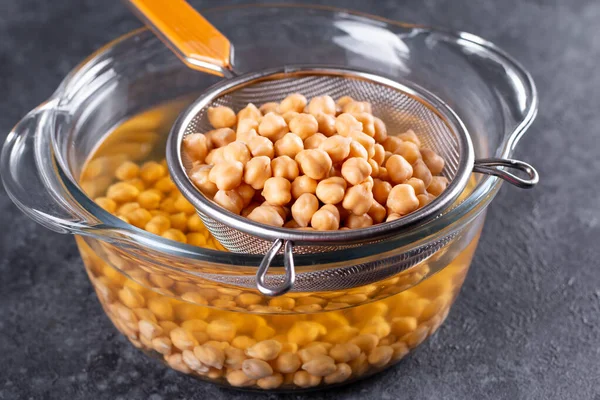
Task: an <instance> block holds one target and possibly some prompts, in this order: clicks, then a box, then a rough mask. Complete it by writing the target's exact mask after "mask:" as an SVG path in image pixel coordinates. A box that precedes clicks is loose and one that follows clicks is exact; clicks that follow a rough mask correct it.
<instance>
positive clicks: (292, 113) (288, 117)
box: [281, 111, 300, 126]
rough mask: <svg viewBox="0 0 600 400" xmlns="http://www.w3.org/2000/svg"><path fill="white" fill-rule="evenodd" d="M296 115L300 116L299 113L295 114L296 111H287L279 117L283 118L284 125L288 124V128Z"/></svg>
mask: <svg viewBox="0 0 600 400" xmlns="http://www.w3.org/2000/svg"><path fill="white" fill-rule="evenodd" d="M298 115H300V113H297V112H296V111H288V112H286V113H283V114H282V115H281V116H282V117H283V119H284V121H285V123H286V124H288V126H289V125H290V121H291V120H293V119H294V118H295V117H296V116H298Z"/></svg>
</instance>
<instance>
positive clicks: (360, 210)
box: [342, 183, 373, 215]
mask: <svg viewBox="0 0 600 400" xmlns="http://www.w3.org/2000/svg"><path fill="white" fill-rule="evenodd" d="M372 202H373V192H372V191H371V189H369V185H368V184H367V183H361V184H360V185H356V186H352V187H351V188H350V189H348V190H347V191H346V195H345V196H344V200H343V201H342V206H343V207H344V208H345V209H346V210H348V211H351V212H352V213H353V214H356V215H363V214H366V212H367V211H369V208H371V204H372Z"/></svg>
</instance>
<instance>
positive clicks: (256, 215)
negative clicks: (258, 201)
mask: <svg viewBox="0 0 600 400" xmlns="http://www.w3.org/2000/svg"><path fill="white" fill-rule="evenodd" d="M247 218H248V219H251V220H252V221H256V222H259V223H261V224H266V225H271V226H278V227H281V226H283V223H284V219H283V218H282V217H281V215H280V214H279V213H278V212H277V209H275V208H274V207H271V206H269V205H262V206H259V207H256V208H255V209H254V210H252V212H250V214H248V216H247Z"/></svg>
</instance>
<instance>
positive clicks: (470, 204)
mask: <svg viewBox="0 0 600 400" xmlns="http://www.w3.org/2000/svg"><path fill="white" fill-rule="evenodd" d="M247 8H253V9H259V8H262V9H269V8H299V9H304V10H319V11H328V12H331V13H342V14H343V15H344V16H346V17H348V16H351V17H355V18H359V19H360V20H362V21H363V22H364V23H370V24H373V23H374V22H384V23H386V24H389V25H395V26H399V27H402V28H406V29H418V30H426V31H430V32H435V33H440V34H445V35H449V36H451V37H453V38H456V39H458V40H461V41H463V42H464V43H465V44H468V45H469V46H476V47H478V48H481V47H484V48H485V49H486V50H487V51H488V52H493V53H495V54H496V55H498V56H499V57H500V58H501V59H502V60H503V61H505V62H507V63H509V64H511V66H512V67H513V68H514V69H516V70H517V71H518V72H519V73H520V74H521V77H522V78H523V79H522V83H523V84H526V85H527V86H528V89H529V91H530V93H531V97H530V104H529V107H528V108H527V112H526V113H525V116H524V118H523V119H522V120H521V121H520V123H519V124H518V125H517V126H516V127H515V129H514V130H513V132H512V133H510V134H508V133H507V134H506V135H507V138H505V139H504V140H503V142H502V143H501V147H500V146H499V149H501V151H500V152H499V154H498V156H499V157H503V158H506V157H509V156H510V154H511V153H512V152H513V150H514V148H515V146H516V144H517V142H518V140H519V139H520V138H521V137H522V135H523V134H524V133H525V131H526V130H527V128H529V126H530V125H531V123H532V122H533V120H534V119H535V116H536V114H537V109H538V96H537V89H536V86H535V83H534V81H533V78H532V76H531V75H530V73H529V72H528V71H527V70H526V69H525V68H524V67H523V66H522V65H521V64H520V63H519V62H518V61H516V60H515V59H514V58H512V57H511V56H510V55H508V54H507V53H506V52H504V51H503V50H501V49H500V48H499V47H497V46H496V45H495V44H493V43H492V42H489V41H487V40H485V39H483V38H481V37H479V36H477V35H474V34H471V33H467V32H463V31H456V30H448V29H443V28H438V27H434V26H427V25H422V24H412V23H406V22H401V21H395V20H392V19H389V18H385V17H381V16H377V15H372V14H368V13H363V12H360V11H354V10H348V9H345V8H338V7H333V6H327V5H314V4H280V3H270V4H269V3H265V4H259V5H249V4H242V5H230V6H219V7H212V8H207V9H203V10H202V12H204V13H207V14H210V13H214V12H222V11H227V10H235V9H247ZM138 35H153V34H152V32H151V31H150V30H149V29H148V28H147V27H141V28H138V29H135V30H132V31H130V32H128V33H126V34H124V35H121V36H119V37H118V38H116V39H114V40H112V41H110V42H108V43H106V44H105V45H103V46H102V47H100V48H99V49H97V50H96V51H95V52H93V53H92V54H90V55H89V56H88V57H86V58H85V59H84V60H83V61H81V62H80V63H79V64H78V65H77V66H75V67H74V68H73V69H72V70H71V71H70V72H69V73H68V74H67V75H66V77H65V78H64V79H63V80H62V81H61V83H60V84H59V86H58V87H57V89H56V91H55V92H54V93H53V95H52V96H51V99H53V98H60V97H61V95H62V94H63V93H64V92H65V89H66V88H68V87H69V85H70V83H71V82H72V81H74V80H76V79H77V78H78V77H79V76H80V75H83V74H85V73H86V70H87V68H88V67H91V66H93V65H94V61H96V60H97V59H98V58H100V57H101V56H102V55H104V54H105V53H107V52H108V51H110V50H111V49H112V48H114V47H116V46H117V45H120V44H123V43H125V42H126V41H128V40H130V39H132V38H134V37H137V36H138ZM157 40H158V39H157ZM59 161H60V160H59ZM59 164H61V165H62V164H63V163H62V162H59ZM62 167H64V165H62ZM61 175H62V174H61ZM63 177H64V175H63ZM61 180H62V181H63V182H64V184H65V187H66V188H67V190H68V192H69V193H70V194H71V195H72V196H73V198H74V199H76V202H77V203H78V204H79V205H80V206H81V207H82V208H83V209H84V210H85V211H86V212H88V213H90V214H91V215H92V216H93V217H94V218H96V219H98V220H100V221H101V222H102V223H103V227H105V228H106V227H108V228H113V229H114V230H115V231H118V234H117V235H116V237H118V238H119V239H118V240H124V241H127V242H130V243H134V244H136V245H141V246H145V247H146V246H150V247H151V248H152V249H153V250H155V251H159V252H162V253H166V254H167V255H169V256H175V257H182V258H189V259H194V260H200V261H203V262H210V263H216V264H227V265H231V266H233V267H235V266H238V265H239V266H246V267H247V266H256V267H258V265H259V264H260V261H261V260H262V258H263V256H262V255H252V254H245V253H230V252H226V251H220V250H213V249H208V248H200V247H196V246H192V245H188V244H183V243H178V242H174V241H171V240H168V239H165V238H162V237H160V236H157V235H154V234H151V233H150V232H147V231H145V230H143V229H140V228H136V227H134V226H132V225H129V224H127V223H125V222H124V221H122V220H121V219H119V218H118V217H116V216H114V215H112V214H110V213H108V212H107V211H105V210H104V209H102V208H101V207H100V206H98V205H97V204H96V203H95V202H94V201H93V200H92V199H91V198H89V197H88V196H87V195H86V194H85V193H84V192H83V191H82V190H81V188H80V187H79V186H78V184H77V183H76V182H71V181H70V178H67V179H61ZM501 185H502V180H501V179H499V178H497V177H495V176H488V175H486V176H483V177H482V179H481V180H480V181H479V182H478V184H477V186H476V187H475V188H474V190H473V191H472V192H471V193H470V194H469V196H468V197H467V198H466V199H465V200H464V201H462V202H461V203H460V204H459V205H458V206H456V207H454V208H453V209H452V210H450V211H449V212H448V213H447V214H445V215H443V216H442V217H440V218H437V219H434V220H432V221H428V222H426V223H424V224H421V225H417V226H415V227H412V228H409V229H408V230H407V231H406V232H403V233H401V234H398V235H395V236H394V237H391V238H389V239H388V240H386V241H385V242H380V243H373V244H368V245H364V246H361V247H359V248H355V249H350V250H349V249H346V250H337V251H331V252H326V253H320V254H319V256H318V257H315V256H314V255H297V256H295V262H296V266H297V267H300V268H301V267H302V266H314V265H315V264H318V265H323V264H327V263H338V262H340V261H353V260H357V263H359V262H360V261H359V260H360V259H364V258H368V257H373V256H378V255H381V254H382V253H389V252H398V251H399V250H401V249H404V248H406V249H410V248H414V247H418V246H419V245H422V244H423V243H426V242H429V241H433V240H435V239H436V238H438V237H441V236H442V235H447V234H450V233H452V232H454V231H457V230H459V229H461V228H462V227H463V226H464V225H466V224H467V223H469V222H470V221H472V220H473V219H474V218H475V217H477V216H478V215H479V214H480V213H481V212H482V211H483V210H484V209H485V208H486V207H487V205H488V204H489V203H490V202H491V200H492V199H493V198H494V197H495V196H496V194H497V192H498V190H499V189H500V187H501ZM89 233H90V232H88V234H89ZM91 236H94V235H91ZM98 236H100V235H98ZM113 239H114V237H113ZM280 266H281V268H283V267H282V266H283V262H282V258H281V256H278V257H277V258H276V259H275V260H274V263H273V267H274V268H280Z"/></svg>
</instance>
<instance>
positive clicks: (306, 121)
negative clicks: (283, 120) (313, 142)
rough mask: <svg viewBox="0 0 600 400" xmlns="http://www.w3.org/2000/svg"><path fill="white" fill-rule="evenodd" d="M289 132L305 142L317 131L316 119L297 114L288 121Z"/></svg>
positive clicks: (307, 115) (308, 115)
mask: <svg viewBox="0 0 600 400" xmlns="http://www.w3.org/2000/svg"><path fill="white" fill-rule="evenodd" d="M289 126H290V131H291V132H292V133H295V134H296V135H298V136H299V137H300V139H302V140H305V139H306V138H308V137H310V136H312V135H314V134H315V133H317V131H318V130H319V123H318V122H317V119H316V118H315V117H314V116H312V115H310V114H298V115H296V116H295V117H294V118H292V120H291V121H290V124H289Z"/></svg>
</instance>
